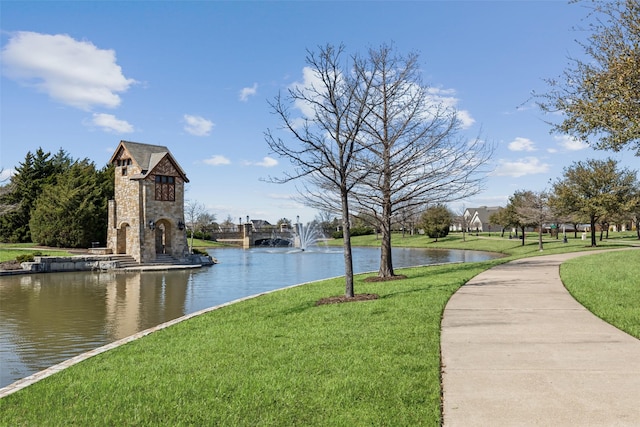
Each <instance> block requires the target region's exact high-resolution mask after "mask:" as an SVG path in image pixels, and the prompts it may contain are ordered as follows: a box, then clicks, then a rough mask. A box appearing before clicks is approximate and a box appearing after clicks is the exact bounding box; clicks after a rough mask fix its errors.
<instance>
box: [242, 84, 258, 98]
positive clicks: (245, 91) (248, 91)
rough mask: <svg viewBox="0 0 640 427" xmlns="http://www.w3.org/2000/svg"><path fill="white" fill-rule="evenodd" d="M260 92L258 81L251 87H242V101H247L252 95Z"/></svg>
mask: <svg viewBox="0 0 640 427" xmlns="http://www.w3.org/2000/svg"><path fill="white" fill-rule="evenodd" d="M256 93H258V83H254V84H253V86H251V87H245V88H242V90H241V91H240V101H244V102H246V101H247V100H248V99H249V97H250V96H254V95H255V94H256Z"/></svg>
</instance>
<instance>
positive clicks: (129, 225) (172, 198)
mask: <svg viewBox="0 0 640 427" xmlns="http://www.w3.org/2000/svg"><path fill="white" fill-rule="evenodd" d="M109 162H110V163H112V164H113V165H114V166H115V196H114V200H110V201H109V225H108V230H107V249H108V250H110V252H111V253H114V254H127V255H130V256H132V257H133V258H134V259H135V260H136V261H138V262H139V263H147V262H153V261H154V260H156V258H158V254H166V255H164V256H163V258H166V257H167V255H169V256H171V257H173V258H175V259H176V260H182V259H184V258H186V257H187V256H188V251H189V250H188V245H187V235H186V232H185V223H184V185H185V183H187V182H189V180H188V179H187V176H186V174H185V173H184V171H183V170H182V168H181V167H180V165H179V164H178V162H177V161H176V160H175V159H174V157H173V156H172V155H171V153H170V152H169V149H168V148H167V147H164V146H160V145H150V144H141V143H138V142H129V141H120V144H119V145H118V148H117V149H116V151H115V153H114V154H113V156H112V157H111V160H110V161H109Z"/></svg>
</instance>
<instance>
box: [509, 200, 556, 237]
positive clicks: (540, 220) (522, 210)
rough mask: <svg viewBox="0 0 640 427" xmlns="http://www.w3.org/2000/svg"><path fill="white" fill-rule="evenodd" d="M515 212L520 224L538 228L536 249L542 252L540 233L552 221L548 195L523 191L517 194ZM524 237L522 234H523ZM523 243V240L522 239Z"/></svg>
mask: <svg viewBox="0 0 640 427" xmlns="http://www.w3.org/2000/svg"><path fill="white" fill-rule="evenodd" d="M515 211H516V214H517V216H518V219H519V222H520V223H521V224H531V225H535V226H536V227H538V231H539V233H538V249H539V250H542V249H543V247H542V231H543V227H544V224H545V223H546V222H548V221H550V220H552V219H554V215H553V212H552V211H551V208H550V206H549V194H548V193H547V192H545V191H539V192H535V191H523V192H521V193H520V194H519V197H518V202H517V203H516V204H515ZM523 236H524V232H523ZM522 241H523V242H524V238H523V239H522Z"/></svg>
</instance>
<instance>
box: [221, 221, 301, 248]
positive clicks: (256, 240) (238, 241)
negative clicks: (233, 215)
mask: <svg viewBox="0 0 640 427" xmlns="http://www.w3.org/2000/svg"><path fill="white" fill-rule="evenodd" d="M211 238H212V239H214V240H215V241H217V242H220V243H229V244H232V245H238V246H242V247H243V248H244V249H248V248H252V247H274V246H279V247H283V246H284V247H286V246H292V247H299V246H300V239H299V237H298V234H297V233H296V232H295V231H294V230H292V229H277V228H275V227H273V226H269V227H265V228H259V229H255V228H254V227H253V224H251V223H246V224H241V225H239V226H238V229H237V230H231V229H229V230H221V231H217V232H213V233H211Z"/></svg>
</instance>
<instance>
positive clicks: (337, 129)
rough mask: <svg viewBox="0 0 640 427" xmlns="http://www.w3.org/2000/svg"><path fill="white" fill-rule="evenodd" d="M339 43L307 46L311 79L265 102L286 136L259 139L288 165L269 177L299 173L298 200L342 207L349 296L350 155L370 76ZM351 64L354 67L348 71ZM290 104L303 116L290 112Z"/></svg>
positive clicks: (353, 173) (353, 166)
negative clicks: (283, 171)
mask: <svg viewBox="0 0 640 427" xmlns="http://www.w3.org/2000/svg"><path fill="white" fill-rule="evenodd" d="M343 56H344V46H342V45H341V46H339V47H334V46H332V45H326V46H324V47H320V48H319V51H318V52H317V53H315V52H311V51H307V57H306V63H307V68H306V69H305V71H308V72H309V73H310V74H311V75H312V79H313V82H312V83H311V84H309V85H306V86H304V87H302V86H295V87H292V88H290V89H288V91H287V93H286V95H284V96H283V95H282V94H279V95H278V96H277V97H276V98H275V100H274V101H273V102H272V103H271V104H270V105H271V108H272V110H273V112H274V114H275V115H276V116H278V118H279V119H280V120H281V122H282V130H284V131H286V132H288V135H287V136H288V137H287V139H286V140H283V139H281V137H278V136H276V135H274V134H273V133H272V132H271V131H270V130H267V132H266V133H265V139H266V141H267V143H268V144H269V147H270V148H271V150H272V151H273V152H274V153H276V154H277V155H279V156H280V157H283V158H287V159H289V161H290V162H291V164H292V165H293V166H294V171H293V172H291V173H286V174H285V175H284V177H281V178H273V177H271V178H270V181H271V182H279V183H284V182H290V181H292V180H298V179H304V184H303V186H302V189H301V191H300V195H301V198H302V200H303V202H304V203H305V204H307V205H309V206H311V207H315V208H318V209H320V210H330V211H335V210H336V208H337V207H339V211H340V212H341V213H342V228H343V238H344V263H345V296H346V297H350V298H351V297H353V296H354V289H353V258H352V253H351V234H350V225H349V195H350V192H351V191H352V189H353V187H354V185H356V184H357V183H358V182H359V181H360V180H361V179H362V177H363V176H364V172H363V171H362V170H361V169H358V167H357V166H358V165H357V163H355V157H356V156H357V155H358V152H359V151H361V150H362V149H363V147H362V146H361V145H360V144H359V142H360V138H361V128H362V126H363V121H364V120H365V118H366V117H367V109H368V105H367V103H366V101H367V92H368V90H369V85H370V80H371V77H369V76H367V75H365V74H364V73H361V72H357V71H358V70H362V69H363V68H364V67H363V66H362V65H361V64H359V59H358V58H357V57H355V56H353V57H351V64H348V61H346V62H344V63H343ZM354 70H355V71H356V72H354ZM292 106H293V107H296V108H300V109H301V110H302V111H303V113H305V114H304V116H303V117H294V116H293V115H292V111H291V109H292Z"/></svg>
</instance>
